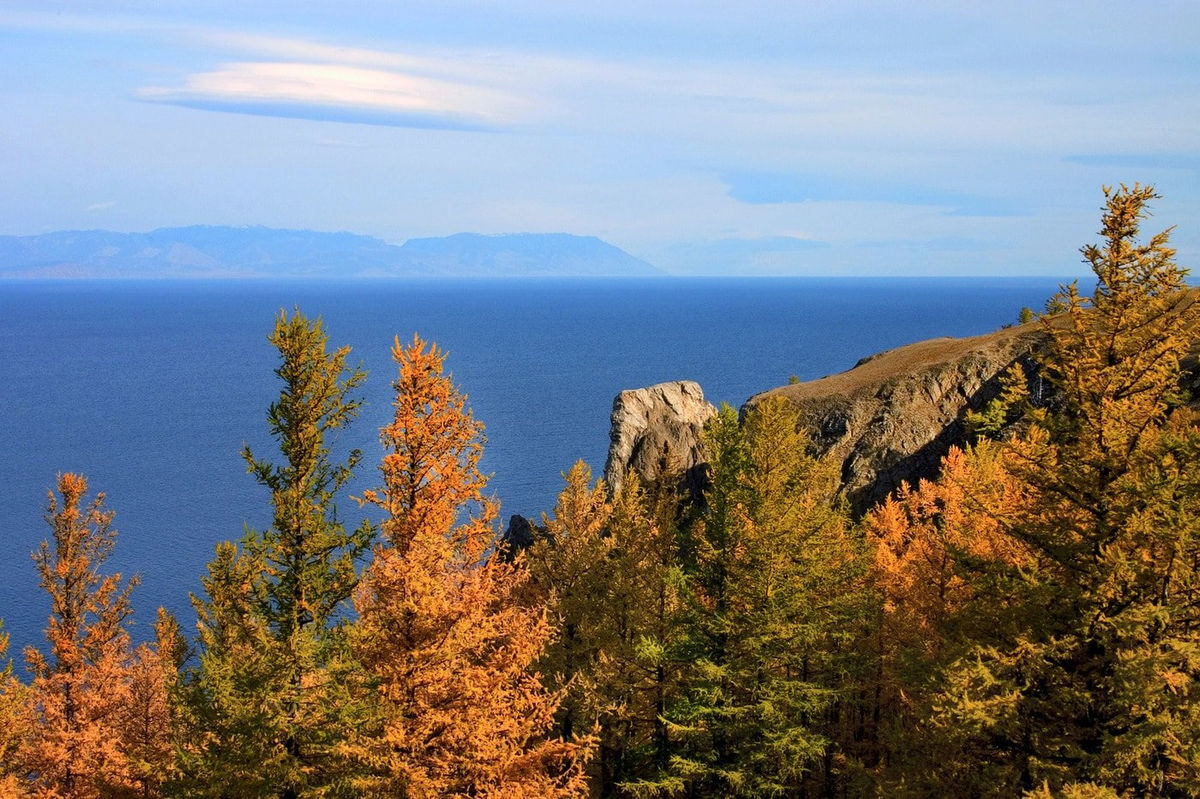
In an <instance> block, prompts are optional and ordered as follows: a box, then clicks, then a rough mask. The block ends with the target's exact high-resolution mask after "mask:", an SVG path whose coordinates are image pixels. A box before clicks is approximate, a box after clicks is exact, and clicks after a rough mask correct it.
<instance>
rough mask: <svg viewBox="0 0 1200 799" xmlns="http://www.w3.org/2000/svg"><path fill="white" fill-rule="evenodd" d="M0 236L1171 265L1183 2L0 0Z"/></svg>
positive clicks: (720, 268) (1191, 261)
mask: <svg viewBox="0 0 1200 799" xmlns="http://www.w3.org/2000/svg"><path fill="white" fill-rule="evenodd" d="M0 97H2V101H0V102H2V108H3V112H4V113H3V114H0V143H2V145H3V146H0V175H3V179H2V182H0V234H15V235H29V234H36V233H41V232H47V231H51V230H61V229H90V228H105V229H111V230H118V231H138V230H149V229H152V228H156V227H163V226H176V225H190V224H214V225H267V226H271V227H286V228H311V229H316V230H349V231H352V232H356V233H364V234H369V235H373V236H378V237H380V238H383V239H385V240H388V241H391V242H395V243H401V242H403V241H404V240H406V239H408V238H414V237H425V236H441V235H448V234H451V233H456V232H462V231H471V232H478V233H504V232H567V233H576V234H581V235H595V236H599V237H601V238H603V239H605V240H607V241H609V242H611V243H613V244H616V245H617V246H619V247H622V248H624V249H626V250H628V251H629V252H631V253H633V254H634V255H637V256H640V257H643V258H645V259H647V260H649V261H650V262H652V263H655V264H657V265H659V266H661V267H663V268H665V269H667V270H669V271H672V272H694V273H704V274H822V275H851V274H876V275H878V274H885V275H891V274H954V275H970V274H980V275H982V274H986V275H1005V274H1010V275H1029V274H1047V275H1055V276H1065V275H1070V274H1074V273H1077V272H1079V271H1080V270H1081V269H1082V267H1081V265H1080V260H1079V255H1078V247H1079V246H1080V245H1081V244H1083V243H1085V242H1090V241H1094V240H1095V238H1096V233H1095V231H1096V230H1097V229H1098V227H1099V215H1100V205H1101V203H1102V199H1103V198H1102V195H1101V186H1102V185H1103V184H1116V183H1120V182H1129V183H1132V182H1134V181H1141V182H1143V183H1147V182H1148V183H1153V184H1154V185H1156V186H1157V188H1158V190H1159V192H1160V193H1161V194H1162V195H1163V198H1162V199H1161V200H1160V201H1159V202H1158V203H1157V204H1156V206H1155V209H1154V210H1155V217H1154V219H1152V220H1151V223H1150V224H1151V226H1153V227H1154V228H1155V229H1156V230H1157V229H1158V228H1161V227H1165V226H1168V225H1178V230H1177V232H1176V234H1175V237H1174V243H1175V245H1176V246H1177V247H1178V249H1179V260H1180V262H1181V263H1183V264H1184V265H1188V266H1191V267H1193V268H1196V269H1200V3H1195V2H1192V1H1191V0H1188V1H1187V2H1171V1H1170V0H1164V1H1163V2H1153V3H1151V2H1130V0H1122V1H1121V2H1086V3H1085V2H1055V3H1048V2H1044V0H1041V1H1040V2H1022V3H1015V2H996V3H986V4H984V3H963V2H957V1H955V2H906V3H860V2H828V3H813V2H801V1H799V0H790V2H789V1H781V2H770V1H765V0H764V1H762V2H759V1H758V0H745V1H744V2H740V3H704V2H646V1H645V0H642V2H634V1H633V0H607V1H606V2H604V3H596V2H589V3H569V2H562V0H557V1H556V2H550V0H516V1H515V2H503V3H501V2H470V1H468V0H439V1H438V2H424V1H423V0H411V1H406V2H403V3H400V2H395V1H394V0H361V1H360V0H349V1H348V2H343V3H340V4H334V3H309V2H301V1H298V0H292V1H291V2H278V1H277V0H252V1H251V2H246V0H241V2H226V1H225V0H212V1H211V2H199V1H189V0H183V1H182V2H174V1H168V2H164V1H163V0H156V1H155V2H150V1H149V0H115V1H114V2H106V3H105V2H99V3H98V2H94V1H93V2H72V0H60V1H57V2H54V3H46V2H23V1H22V0H16V1H15V2H14V1H12V0H0Z"/></svg>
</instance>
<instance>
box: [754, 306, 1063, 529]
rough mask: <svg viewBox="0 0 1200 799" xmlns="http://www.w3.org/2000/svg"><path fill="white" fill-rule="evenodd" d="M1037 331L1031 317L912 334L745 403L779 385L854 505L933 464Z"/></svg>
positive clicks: (1024, 357)
mask: <svg viewBox="0 0 1200 799" xmlns="http://www.w3.org/2000/svg"><path fill="white" fill-rule="evenodd" d="M1043 336H1044V334H1043V333H1042V332H1041V330H1040V326H1039V325H1038V324H1036V323H1033V324H1028V325H1022V326H1021V327H1013V328H1006V329H1004V330H999V331H997V332H995V333H988V334H986V335H982V336H974V337H971V338H963V339H955V338H939V339H932V340H929V341H921V342H917V343H916V344H909V345H907V346H904V347H899V348H897V349H894V350H888V351H886V352H882V353H879V354H878V355H873V356H871V357H869V358H864V359H863V360H862V361H859V363H858V364H857V365H856V366H855V367H854V368H853V369H850V370H849V371H846V372H842V373H841V374H837V375H830V376H828V377H823V378H821V379H820V380H813V381H811V382H807V383H797V384H794V385H788V386H781V387H779V388H774V389H771V390H770V391H765V392H763V393H762V394H757V395H755V396H753V397H751V398H750V400H749V401H748V402H747V403H746V406H747V407H752V406H753V405H754V403H756V402H759V401H761V400H762V399H763V398H764V397H768V396H774V395H781V396H783V397H786V398H787V399H788V401H789V402H791V403H793V404H794V405H795V406H796V407H798V408H799V409H800V411H801V413H802V414H803V416H804V419H805V420H806V421H807V423H808V426H809V432H810V435H811V436H812V439H813V443H814V444H815V445H816V447H817V449H818V450H820V451H821V452H822V453H827V454H829V455H831V456H832V457H834V458H836V459H837V460H838V461H839V462H840V463H841V469H842V487H843V491H844V492H845V494H846V497H847V498H848V499H849V500H850V503H851V505H852V506H853V507H854V508H855V509H856V510H860V511H861V510H864V509H865V508H867V507H869V506H870V505H871V504H873V503H875V502H877V501H879V500H881V499H883V498H884V497H886V496H887V495H888V494H889V493H891V492H892V491H893V490H895V489H896V488H897V487H898V486H899V485H900V483H901V482H903V481H910V482H911V481H915V480H916V479H918V478H921V477H931V476H933V475H934V474H936V473H937V469H938V465H939V463H940V462H941V458H942V456H943V455H945V454H946V452H947V451H948V450H949V448H950V447H951V445H954V444H961V443H963V442H964V441H965V439H966V430H965V427H964V421H963V420H964V417H965V416H966V414H967V412H968V411H970V410H978V409H980V408H982V407H983V406H984V405H985V404H986V403H987V402H988V401H989V400H991V399H992V398H993V397H995V396H996V394H997V393H998V391H999V377H1000V375H1001V374H1003V373H1004V372H1005V371H1006V370H1007V369H1008V368H1009V366H1011V365H1012V364H1013V363H1015V362H1017V361H1026V362H1028V361H1029V358H1030V356H1031V355H1032V353H1033V351H1034V348H1035V347H1037V346H1038V345H1039V344H1040V343H1041V342H1042V341H1043V340H1044V338H1043ZM1034 388H1035V390H1036V386H1035V387H1034Z"/></svg>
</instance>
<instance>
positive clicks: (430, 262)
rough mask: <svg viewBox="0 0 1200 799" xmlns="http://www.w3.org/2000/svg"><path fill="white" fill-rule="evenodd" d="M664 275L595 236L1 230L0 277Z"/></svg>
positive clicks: (253, 230)
mask: <svg viewBox="0 0 1200 799" xmlns="http://www.w3.org/2000/svg"><path fill="white" fill-rule="evenodd" d="M660 274H663V273H662V272H661V271H660V270H659V269H657V268H656V267H654V266H651V265H650V264H648V263H646V262H645V261H643V260H641V259H639V258H635V257H634V256H632V255H630V254H629V253H627V252H625V251H624V250H621V249H619V248H617V247H614V246H613V245H611V244H608V243H607V242H604V241H601V240H600V239H598V238H596V237H594V236H572V235H569V234H566V233H516V234H505V235H496V236H485V235H479V234H476V233H459V234H456V235H453V236H446V237H443V238H427V239H409V240H408V241H406V242H405V243H404V244H403V245H400V246H397V245H395V244H388V243H387V242H385V241H383V240H382V239H376V238H372V237H370V236H359V235H356V234H353V233H318V232H315V231H311V230H277V229H274V228H266V227H208V226H199V225H197V226H192V227H178V228H159V229H158V230H152V231H150V232H149V233H113V232H111V231H107V230H77V231H59V232H55V233H45V234H42V235H38V236H0V278H5V277H9V278H230V277H236V278H242V277H310V278H343V277H355V278H362V277H620V276H629V277H632V276H651V275H660Z"/></svg>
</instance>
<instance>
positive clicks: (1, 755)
mask: <svg viewBox="0 0 1200 799" xmlns="http://www.w3.org/2000/svg"><path fill="white" fill-rule="evenodd" d="M0 663H2V664H3V666H0V799H17V797H20V796H23V795H24V794H23V792H22V788H21V783H20V782H19V780H18V768H19V763H18V760H17V755H18V751H19V747H20V745H21V739H22V737H23V735H24V728H25V710H24V708H25V694H24V686H23V685H21V683H20V682H19V681H18V680H17V679H16V677H14V676H13V673H12V661H11V660H9V659H8V633H6V632H4V626H3V624H0Z"/></svg>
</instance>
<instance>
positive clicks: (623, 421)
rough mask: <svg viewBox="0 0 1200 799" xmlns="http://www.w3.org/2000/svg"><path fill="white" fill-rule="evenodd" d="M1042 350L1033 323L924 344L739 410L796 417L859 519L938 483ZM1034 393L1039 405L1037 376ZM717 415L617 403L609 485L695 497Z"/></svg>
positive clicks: (1194, 393)
mask: <svg viewBox="0 0 1200 799" xmlns="http://www.w3.org/2000/svg"><path fill="white" fill-rule="evenodd" d="M1045 341H1046V334H1045V333H1044V332H1043V330H1042V327H1041V324H1040V323H1037V322H1033V323H1030V324H1026V325H1022V326H1020V327H1010V328H1005V329H1003V330H998V331H996V332H994V333H988V334H985V335H982V336H973V337H971V338H961V339H957V338H938V339H931V340H929V341H920V342H917V343H915V344H909V345H907V346H904V347H898V348H896V349H893V350H888V351H886V352H881V353H879V354H877V355H872V356H870V357H869V358H864V359H863V360H861V361H859V362H858V364H857V365H855V367H854V368H852V369H850V370H848V371H845V372H842V373H841V374H836V375H830V376H828V377H823V378H821V379H820V380H813V381H810V382H806V383H795V384H792V385H787V386H780V387H779V388H773V389H770V390H769V391H765V392H763V393H761V394H756V395H755V396H753V397H751V398H750V399H749V400H748V401H747V402H746V405H745V406H743V409H742V410H743V412H745V411H746V410H748V409H749V408H751V407H753V405H754V404H755V403H757V402H760V401H761V400H762V399H763V398H764V397H767V396H773V395H781V396H783V397H786V398H787V399H788V401H789V402H791V403H793V404H794V405H795V406H796V407H797V408H799V409H800V411H801V413H802V415H803V418H804V420H805V421H806V423H807V425H808V427H809V433H810V435H811V436H812V440H813V443H814V445H815V447H816V449H817V450H818V451H819V452H820V453H822V454H828V455H830V456H831V457H833V458H835V459H837V461H838V462H839V463H840V464H841V472H842V490H843V492H844V494H845V496H846V498H847V499H848V500H849V502H850V504H851V506H852V507H853V508H854V510H855V511H857V512H862V511H864V510H866V509H867V508H869V507H870V506H871V505H872V504H874V503H875V502H878V501H879V500H881V499H883V498H884V497H886V496H887V495H888V494H890V493H891V492H892V491H894V490H895V489H896V488H897V487H898V486H899V485H900V484H901V483H902V482H915V481H916V480H918V479H920V478H922V477H933V476H935V475H936V474H937V470H938V467H939V465H940V463H941V459H942V456H943V455H945V454H946V452H947V451H948V450H949V449H950V447H951V446H953V445H961V444H963V443H964V442H965V441H966V437H967V436H966V428H965V423H964V419H965V417H966V414H967V412H968V411H972V410H979V409H980V408H982V407H983V406H984V405H986V404H987V403H988V402H989V401H990V400H991V399H992V398H993V397H995V396H996V395H997V393H998V392H999V389H1000V376H1001V375H1002V374H1003V373H1004V372H1005V371H1006V370H1007V369H1008V368H1009V367H1010V366H1011V365H1013V364H1014V363H1016V362H1018V361H1020V362H1022V363H1024V364H1025V365H1026V367H1028V368H1027V373H1029V374H1035V373H1036V370H1035V369H1034V368H1033V362H1032V360H1031V357H1032V355H1033V354H1034V352H1035V350H1036V349H1037V348H1038V347H1039V346H1043V345H1044V344H1045ZM1198 355H1200V337H1198V339H1197V343H1196V344H1195V345H1194V346H1193V350H1192V354H1191V355H1190V356H1189V357H1188V358H1187V359H1185V361H1184V364H1183V365H1184V375H1183V388H1184V390H1185V391H1187V392H1188V393H1189V394H1190V396H1191V398H1192V405H1193V406H1194V407H1200V358H1198ZM1030 388H1031V390H1032V391H1033V392H1034V394H1035V399H1037V398H1039V397H1038V394H1039V393H1040V392H1041V391H1042V389H1043V387H1042V386H1041V383H1040V381H1039V380H1038V379H1037V378H1036V377H1034V378H1033V382H1032V384H1031V386H1030ZM1040 398H1041V399H1046V398H1045V397H1040ZM713 413H714V409H713V407H712V406H711V405H709V404H708V403H707V402H705V401H704V398H703V394H702V392H701V390H700V387H699V386H698V385H697V384H695V383H692V382H678V383H664V384H661V385H658V386H651V387H649V388H643V389H637V390H634V391H623V392H621V393H620V394H619V395H618V396H617V398H616V400H615V402H614V403H613V415H612V429H611V434H610V435H611V438H612V444H611V446H610V449H609V456H608V465H607V466H606V467H605V479H606V480H608V481H609V483H610V485H616V484H618V483H619V482H620V478H621V477H622V475H623V471H624V469H625V468H628V467H632V468H634V469H635V470H637V472H638V473H639V474H640V475H641V476H642V477H643V478H645V479H650V480H652V479H656V478H657V477H659V476H660V475H661V474H663V473H664V471H669V472H676V473H682V474H684V475H685V476H686V481H687V483H688V484H689V485H690V486H691V487H692V489H693V491H694V490H696V489H697V487H698V486H699V485H700V484H701V482H702V480H701V477H702V474H703V469H704V453H703V450H702V447H701V445H700V443H699V436H700V431H701V429H702V428H703V425H704V422H705V421H707V419H708V418H710V417H711V416H712V414H713ZM664 453H665V458H664Z"/></svg>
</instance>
